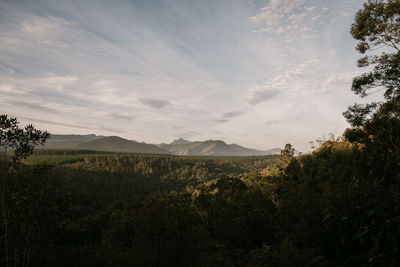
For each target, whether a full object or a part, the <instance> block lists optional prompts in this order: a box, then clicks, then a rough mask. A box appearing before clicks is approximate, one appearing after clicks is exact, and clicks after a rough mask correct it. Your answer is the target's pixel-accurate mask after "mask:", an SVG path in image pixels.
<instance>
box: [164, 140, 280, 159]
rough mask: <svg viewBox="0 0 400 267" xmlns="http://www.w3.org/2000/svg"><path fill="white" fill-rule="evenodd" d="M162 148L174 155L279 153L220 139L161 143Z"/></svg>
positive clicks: (258, 154)
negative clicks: (228, 142) (184, 142)
mask: <svg viewBox="0 0 400 267" xmlns="http://www.w3.org/2000/svg"><path fill="white" fill-rule="evenodd" d="M160 146H161V147H162V148H164V149H166V150H168V151H170V152H171V153H172V154H175V155H187V156H190V155H193V156H194V155H200V156H201V155H203V156H261V155H271V154H279V152H280V149H279V152H278V153H276V149H272V150H267V151H262V150H257V149H251V148H246V147H242V146H239V145H236V144H231V145H228V144H227V143H225V142H224V141H222V140H207V141H203V142H190V143H186V144H169V145H167V144H161V145H160Z"/></svg>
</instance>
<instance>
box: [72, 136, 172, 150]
mask: <svg viewBox="0 0 400 267" xmlns="http://www.w3.org/2000/svg"><path fill="white" fill-rule="evenodd" d="M76 148H79V149H89V150H99V151H115V152H130V153H151V154H171V153H170V152H169V151H168V150H165V149H163V148H161V147H158V146H156V145H151V144H146V143H138V142H134V141H130V140H126V139H123V138H121V137H118V136H109V137H104V138H100V139H96V140H92V141H89V142H86V143H82V144H79V145H78V146H77V147H76Z"/></svg>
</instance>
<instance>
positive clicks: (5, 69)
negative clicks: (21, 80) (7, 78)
mask: <svg viewBox="0 0 400 267" xmlns="http://www.w3.org/2000/svg"><path fill="white" fill-rule="evenodd" d="M0 69H1V70H3V71H5V72H7V73H8V74H14V73H15V70H13V69H12V68H10V67H7V66H5V65H3V64H0Z"/></svg>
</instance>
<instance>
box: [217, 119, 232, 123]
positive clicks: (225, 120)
mask: <svg viewBox="0 0 400 267" xmlns="http://www.w3.org/2000/svg"><path fill="white" fill-rule="evenodd" d="M214 121H215V122H218V123H226V122H229V120H228V119H215V120H214Z"/></svg>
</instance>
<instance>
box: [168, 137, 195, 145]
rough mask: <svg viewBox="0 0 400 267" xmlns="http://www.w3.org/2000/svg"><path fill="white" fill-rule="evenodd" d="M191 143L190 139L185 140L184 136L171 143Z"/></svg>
mask: <svg viewBox="0 0 400 267" xmlns="http://www.w3.org/2000/svg"><path fill="white" fill-rule="evenodd" d="M189 143H191V142H190V141H189V140H185V139H183V138H178V139H175V140H174V141H172V142H171V145H184V144H189Z"/></svg>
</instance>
